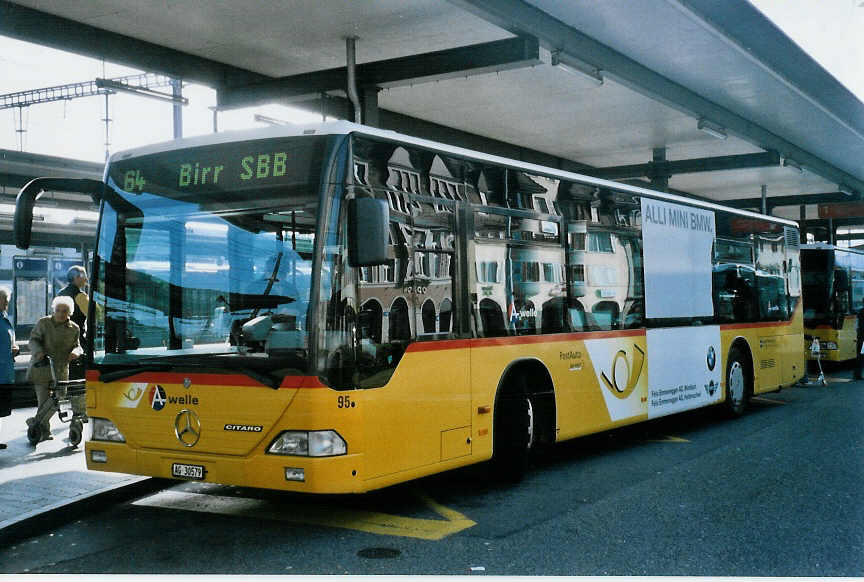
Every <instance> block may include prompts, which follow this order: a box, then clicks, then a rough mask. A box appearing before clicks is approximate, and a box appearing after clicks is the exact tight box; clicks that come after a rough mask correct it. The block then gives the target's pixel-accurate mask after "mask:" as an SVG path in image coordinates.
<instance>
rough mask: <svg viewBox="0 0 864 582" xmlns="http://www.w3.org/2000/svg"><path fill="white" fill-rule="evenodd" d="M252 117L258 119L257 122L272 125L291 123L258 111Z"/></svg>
mask: <svg viewBox="0 0 864 582" xmlns="http://www.w3.org/2000/svg"><path fill="white" fill-rule="evenodd" d="M253 119H254V120H255V121H258V122H259V123H266V124H268V125H273V126H282V125H291V124H290V123H288V122H287V121H283V120H281V119H276V118H275V117H268V116H266V115H261V114H260V113H256V114H255V117H254V118H253Z"/></svg>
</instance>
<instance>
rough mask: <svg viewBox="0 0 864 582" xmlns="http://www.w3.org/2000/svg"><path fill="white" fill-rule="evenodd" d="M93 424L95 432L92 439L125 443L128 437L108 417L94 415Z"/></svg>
mask: <svg viewBox="0 0 864 582" xmlns="http://www.w3.org/2000/svg"><path fill="white" fill-rule="evenodd" d="M90 420H91V426H92V427H93V429H92V430H93V433H92V434H91V435H90V440H94V441H109V442H114V443H125V442H126V437H124V436H123V433H122V432H120V429H118V428H117V426H116V425H115V424H114V423H113V422H111V421H110V420H108V419H107V418H99V417H92V418H91V419H90Z"/></svg>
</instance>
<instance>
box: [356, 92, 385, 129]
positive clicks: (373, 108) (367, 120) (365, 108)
mask: <svg viewBox="0 0 864 582" xmlns="http://www.w3.org/2000/svg"><path fill="white" fill-rule="evenodd" d="M360 109H361V113H360V115H361V118H362V119H363V124H364V125H369V126H372V127H381V119H380V116H379V113H378V87H363V88H362V89H360Z"/></svg>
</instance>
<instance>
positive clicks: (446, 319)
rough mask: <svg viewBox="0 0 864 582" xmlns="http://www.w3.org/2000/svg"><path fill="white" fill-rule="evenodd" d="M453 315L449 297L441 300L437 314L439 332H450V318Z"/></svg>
mask: <svg viewBox="0 0 864 582" xmlns="http://www.w3.org/2000/svg"><path fill="white" fill-rule="evenodd" d="M452 316H453V303H452V302H451V301H450V300H449V299H445V300H444V301H442V302H441V312H440V313H439V315H438V327H439V328H440V329H439V331H440V332H441V333H449V332H450V320H451V319H452Z"/></svg>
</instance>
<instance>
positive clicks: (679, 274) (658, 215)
mask: <svg viewBox="0 0 864 582" xmlns="http://www.w3.org/2000/svg"><path fill="white" fill-rule="evenodd" d="M642 229H643V230H642V232H643V237H644V239H643V240H644V245H645V246H644V249H645V260H644V266H645V311H646V316H647V317H650V318H663V319H666V318H670V319H671V318H687V319H690V318H698V317H711V316H713V315H714V303H713V300H712V289H711V276H712V261H711V248H712V245H713V243H714V236H715V220H714V212H713V211H711V210H705V209H701V208H693V207H691V206H686V205H683V204H673V203H671V202H663V201H659V200H651V199H648V198H642ZM646 336H647V337H646V343H647V347H648V354H649V362H650V365H649V366H648V381H649V388H648V395H647V398H648V416H649V417H650V418H654V417H657V416H664V415H667V414H673V413H675V412H681V411H684V410H689V409H691V408H697V407H699V406H705V405H706V404H709V403H713V402H717V401H718V400H719V399H720V398H721V397H722V390H721V386H720V381H721V379H722V374H723V372H722V370H723V357H722V354H721V344H720V328H719V327H718V326H716V325H708V326H698V327H691V326H682V327H668V328H656V329H649V330H648V331H647V333H646Z"/></svg>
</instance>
